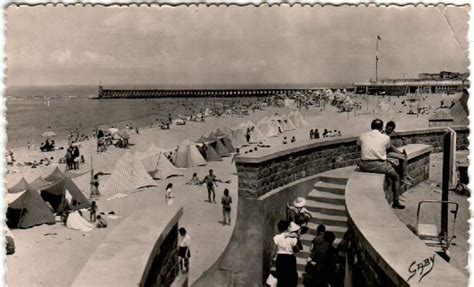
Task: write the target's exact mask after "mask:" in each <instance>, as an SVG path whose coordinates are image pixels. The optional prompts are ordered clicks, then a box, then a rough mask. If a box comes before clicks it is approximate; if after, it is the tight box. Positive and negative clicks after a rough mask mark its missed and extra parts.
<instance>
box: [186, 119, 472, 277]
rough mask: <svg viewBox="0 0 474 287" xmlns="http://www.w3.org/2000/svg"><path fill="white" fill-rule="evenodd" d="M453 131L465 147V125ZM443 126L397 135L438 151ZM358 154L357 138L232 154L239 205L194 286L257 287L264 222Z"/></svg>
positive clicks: (268, 231)
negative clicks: (224, 242)
mask: <svg viewBox="0 0 474 287" xmlns="http://www.w3.org/2000/svg"><path fill="white" fill-rule="evenodd" d="M454 129H455V130H456V132H457V145H458V146H457V148H458V149H467V148H468V140H467V138H468V135H469V128H468V127H465V126H458V127H454ZM445 130H446V129H445V128H439V127H438V128H426V129H417V130H412V131H402V132H400V133H399V135H398V137H400V138H401V139H402V140H403V142H404V143H405V144H412V143H420V144H429V145H431V146H433V148H434V151H435V152H439V151H441V150H442V142H443V135H444V133H445ZM358 157H359V154H358V148H357V137H342V138H337V139H323V140H313V141H305V142H296V143H292V144H288V145H286V146H277V147H273V148H268V149H260V150H258V151H257V152H253V153H251V154H246V155H245V156H240V157H238V158H237V159H236V165H237V172H238V177H239V190H238V194H239V204H238V214H237V220H236V225H235V228H234V232H233V234H232V238H231V240H230V242H229V245H228V246H227V248H226V250H225V251H224V252H223V254H222V255H221V256H220V258H219V259H218V260H217V261H216V263H215V264H214V265H213V266H212V267H211V268H210V269H209V270H208V271H207V272H206V273H205V274H204V275H203V276H202V277H201V278H200V279H199V280H197V281H196V282H195V283H194V285H195V286H261V285H262V282H263V279H264V277H265V274H266V272H265V269H266V267H265V266H266V263H265V262H267V258H266V257H267V256H264V253H265V252H264V250H265V249H267V248H268V246H267V245H268V244H269V243H268V240H267V239H264V236H265V237H267V238H268V236H271V235H273V234H274V233H275V231H276V230H275V228H276V227H275V225H273V226H267V225H266V224H267V223H271V222H276V221H275V220H276V218H278V219H281V218H282V216H281V214H280V213H281V212H283V211H284V208H285V205H286V202H287V200H288V198H294V196H297V194H298V193H301V194H304V193H308V192H310V190H311V189H310V188H307V186H308V183H309V185H310V184H311V182H314V180H315V176H317V174H319V173H322V172H324V171H328V170H331V169H335V168H339V167H345V166H351V165H355V161H356V159H357V158H358ZM279 193H281V195H275V194H279ZM267 194H268V195H267ZM270 238H271V237H270ZM264 241H265V242H264Z"/></svg>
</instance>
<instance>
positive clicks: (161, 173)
mask: <svg viewBox="0 0 474 287" xmlns="http://www.w3.org/2000/svg"><path fill="white" fill-rule="evenodd" d="M135 156H136V157H137V158H139V159H140V160H141V161H142V163H143V166H144V167H145V170H146V171H147V172H148V174H150V176H151V177H152V178H155V179H165V178H168V177H171V176H182V175H183V173H182V172H181V171H180V170H179V169H177V168H176V167H175V166H174V165H173V164H172V163H171V162H170V161H169V160H168V158H167V157H166V156H165V154H164V153H163V152H160V151H153V149H149V150H148V151H147V152H145V153H140V154H139V153H138V152H137V153H135Z"/></svg>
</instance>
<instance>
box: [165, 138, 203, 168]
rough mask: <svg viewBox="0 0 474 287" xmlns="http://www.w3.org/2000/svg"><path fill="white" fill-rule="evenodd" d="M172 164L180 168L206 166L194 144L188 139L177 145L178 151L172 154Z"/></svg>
mask: <svg viewBox="0 0 474 287" xmlns="http://www.w3.org/2000/svg"><path fill="white" fill-rule="evenodd" d="M173 163H174V165H175V166H177V167H182V168H189V167H194V166H199V165H206V164H207V163H206V160H205V159H204V158H203V157H202V155H201V153H200V152H199V150H198V149H197V147H196V144H195V143H193V142H192V141H190V140H189V139H185V140H184V141H183V142H181V143H180V144H179V145H178V149H177V150H176V152H175V153H174V154H173Z"/></svg>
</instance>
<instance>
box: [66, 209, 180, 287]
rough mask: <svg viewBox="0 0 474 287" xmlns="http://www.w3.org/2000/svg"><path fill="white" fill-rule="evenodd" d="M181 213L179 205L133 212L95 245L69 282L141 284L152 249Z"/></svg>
mask: <svg viewBox="0 0 474 287" xmlns="http://www.w3.org/2000/svg"><path fill="white" fill-rule="evenodd" d="M182 215H183V208H182V207H167V208H156V207H149V208H146V209H140V210H137V211H135V212H133V213H132V214H130V215H129V216H128V217H127V218H126V219H125V220H124V221H122V222H121V223H120V224H119V225H118V226H117V227H115V229H114V230H113V231H112V232H111V233H110V234H109V235H108V236H107V238H106V239H105V240H104V241H103V242H102V243H101V244H100V245H99V247H97V249H96V250H95V251H94V254H93V255H92V256H91V258H90V259H89V261H88V262H87V263H86V265H85V266H84V267H83V268H82V270H81V272H80V273H79V275H78V276H77V277H76V278H75V280H74V282H73V284H72V286H142V285H143V284H144V282H145V279H146V276H147V275H148V273H149V271H150V268H151V265H152V263H153V259H154V256H155V255H156V252H158V251H159V248H160V245H161V244H162V242H163V241H164V239H165V237H166V236H167V235H168V234H169V232H170V231H171V229H172V228H173V227H174V226H175V225H176V224H177V223H178V221H179V219H180V218H181V216H182Z"/></svg>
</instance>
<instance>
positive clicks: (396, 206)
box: [392, 203, 405, 209]
mask: <svg viewBox="0 0 474 287" xmlns="http://www.w3.org/2000/svg"><path fill="white" fill-rule="evenodd" d="M392 208H395V209H405V205H401V204H400V203H394V204H392Z"/></svg>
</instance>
